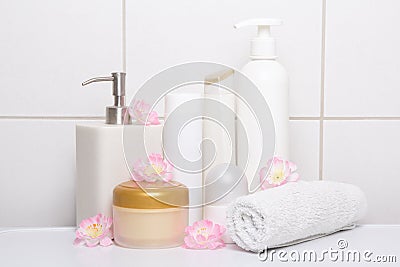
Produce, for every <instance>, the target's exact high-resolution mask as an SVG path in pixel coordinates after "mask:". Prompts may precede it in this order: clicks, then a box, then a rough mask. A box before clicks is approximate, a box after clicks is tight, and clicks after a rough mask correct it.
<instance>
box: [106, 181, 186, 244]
mask: <svg viewBox="0 0 400 267" xmlns="http://www.w3.org/2000/svg"><path fill="white" fill-rule="evenodd" d="M188 203H189V193H188V189H187V187H186V186H185V185H183V184H181V183H178V182H175V181H171V182H168V183H167V182H161V181H158V182H155V183H148V182H134V181H128V182H124V183H121V184H119V185H118V186H116V187H115V188H114V196H113V220H114V241H115V243H116V244H117V245H119V246H122V247H127V248H169V247H177V246H180V245H181V244H182V243H183V239H184V235H185V227H186V226H187V224H188V209H187V208H186V207H185V206H187V205H188Z"/></svg>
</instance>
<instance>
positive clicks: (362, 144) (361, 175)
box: [324, 121, 400, 224]
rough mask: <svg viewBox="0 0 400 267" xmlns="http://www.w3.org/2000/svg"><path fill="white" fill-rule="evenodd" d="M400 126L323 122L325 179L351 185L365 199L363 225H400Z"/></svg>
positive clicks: (371, 122)
mask: <svg viewBox="0 0 400 267" xmlns="http://www.w3.org/2000/svg"><path fill="white" fill-rule="evenodd" d="M399 136H400V123H399V122H398V121H327V122H325V139H324V141H325V148H324V159H325V162H324V163H325V165H324V178H325V179H327V180H335V181H342V182H348V183H353V184H355V185H358V186H359V187H360V188H361V189H362V190H364V192H365V193H366V195H367V199H368V205H369V207H368V209H369V210H368V214H367V216H366V218H365V219H364V220H363V222H366V223H389V224H390V223H392V224H394V223H397V224H399V223H400V209H399V193H398V189H399V188H400V179H399V178H400V164H399V160H400V143H399Z"/></svg>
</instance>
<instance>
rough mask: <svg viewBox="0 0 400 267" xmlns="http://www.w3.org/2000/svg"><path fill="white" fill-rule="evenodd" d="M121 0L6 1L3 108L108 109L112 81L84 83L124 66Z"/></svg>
mask: <svg viewBox="0 0 400 267" xmlns="http://www.w3.org/2000/svg"><path fill="white" fill-rule="evenodd" d="M121 17H122V11H121V1H112V0H100V1H99V0H86V1H79V0H68V1H67V0H62V1H51V0H38V1H31V0H18V1H1V2H0V33H1V34H0V51H1V52H0V61H1V64H0V74H1V90H0V114H1V115H3V116H4V115H6V116H16V115H19V116H21V115H22V116H49V115H52V116H89V115H97V116H102V115H104V106H105V105H106V104H112V97H111V85H110V84H109V83H108V84H103V85H101V84H99V85H96V87H94V86H91V88H89V87H88V88H82V87H81V85H80V84H81V82H82V81H83V80H85V79H88V78H91V77H93V76H99V75H100V76H101V75H103V76H104V75H108V74H109V73H110V72H111V71H115V70H117V71H118V70H119V71H120V70H121V68H122V65H121V61H122V54H121V45H122V39H121V21H122V19H121Z"/></svg>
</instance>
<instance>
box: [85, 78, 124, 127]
mask: <svg viewBox="0 0 400 267" xmlns="http://www.w3.org/2000/svg"><path fill="white" fill-rule="evenodd" d="M125 77H126V73H124V72H113V73H111V76H108V77H96V78H92V79H90V80H87V81H85V82H83V83H82V86H86V85H88V84H90V83H93V82H105V81H112V88H113V93H112V94H113V96H114V105H113V106H109V107H106V124H119V125H120V124H131V122H132V120H131V119H130V117H129V112H128V108H127V107H126V106H125Z"/></svg>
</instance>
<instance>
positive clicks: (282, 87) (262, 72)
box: [234, 18, 289, 181]
mask: <svg viewBox="0 0 400 267" xmlns="http://www.w3.org/2000/svg"><path fill="white" fill-rule="evenodd" d="M281 24H282V20H280V19H269V18H260V19H249V20H245V21H242V22H239V23H237V24H236V25H235V26H234V27H235V28H242V27H245V26H256V27H257V28H258V33H257V36H256V37H255V38H253V39H252V40H251V46H250V61H249V62H248V63H247V64H246V65H245V66H244V67H243V68H242V69H241V72H242V73H243V74H244V75H246V76H247V77H248V78H249V79H250V80H251V81H252V82H253V83H254V84H255V85H256V86H257V88H258V90H259V91H260V93H261V94H262V95H263V96H264V98H265V100H266V102H267V104H268V106H269V109H270V111H271V114H272V118H273V120H274V126H275V156H279V157H283V158H286V159H289V92H288V91H289V78H288V75H287V72H286V70H285V68H284V67H283V66H282V65H281V64H280V63H279V62H278V61H277V60H276V59H277V52H276V45H275V38H273V37H272V36H271V31H270V27H271V26H278V25H281ZM237 109H238V111H237V112H238V118H241V121H242V122H243V123H245V124H246V125H247V126H246V125H245V129H247V130H246V131H247V134H248V137H246V133H240V132H238V137H237V150H238V153H237V155H238V164H239V166H240V167H241V168H243V169H246V176H247V177H248V178H249V180H250V181H252V180H254V179H258V173H259V171H260V170H258V163H259V160H257V158H254V157H257V155H261V152H262V151H260V150H262V147H260V146H259V145H258V144H260V142H261V140H262V139H261V137H260V136H259V135H257V132H258V124H257V123H256V122H254V120H252V118H253V116H252V114H250V113H248V112H247V111H246V107H245V106H244V105H242V104H240V103H238V104H237ZM247 138H249V140H250V142H248V148H247ZM243 151H248V155H249V159H248V162H249V164H248V165H247V168H246V161H247V158H246V157H247V155H244V154H246V153H244V152H243ZM252 157H253V158H252ZM262 160H268V159H262Z"/></svg>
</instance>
